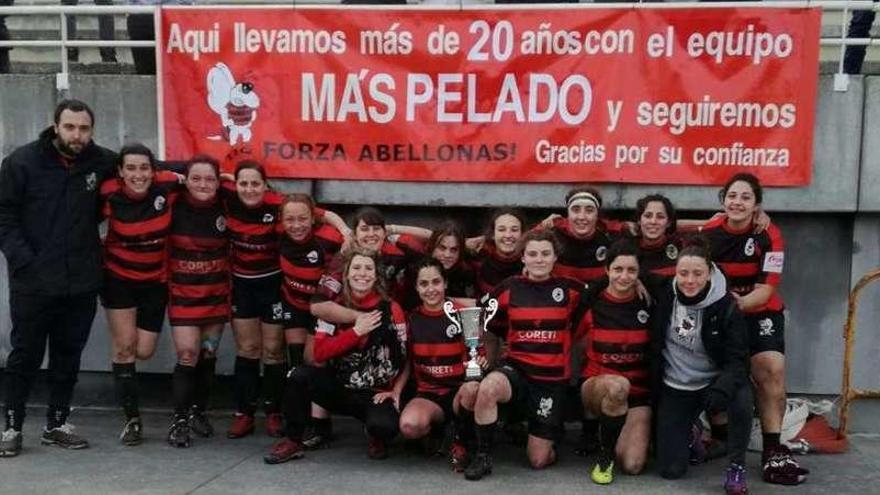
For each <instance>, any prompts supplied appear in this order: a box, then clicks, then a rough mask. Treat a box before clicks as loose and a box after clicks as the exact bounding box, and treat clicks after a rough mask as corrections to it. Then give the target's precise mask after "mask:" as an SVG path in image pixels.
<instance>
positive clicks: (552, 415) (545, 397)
mask: <svg viewBox="0 0 880 495" xmlns="http://www.w3.org/2000/svg"><path fill="white" fill-rule="evenodd" d="M495 371H498V372H500V373H502V374H504V376H506V377H507V380H508V381H509V382H510V389H511V391H512V393H511V396H510V401H509V402H508V403H507V404H501V405H500V406H501V410H502V411H504V413H505V416H506V417H507V418H508V420H509V421H510V420H514V419H519V418H522V419H525V420H528V422H529V435H533V436H536V437H538V438H543V439H545V440H556V439H558V438H560V435H561V433H562V419H563V416H564V415H565V396H566V388H567V384H566V383H565V382H561V383H543V382H539V381H536V380H529V379H528V378H526V376H525V374H523V373H522V372H521V371H519V370H517V369H516V368H514V367H512V366H510V365H509V364H505V365H502V366H501V367H499V368H496V369H495Z"/></svg>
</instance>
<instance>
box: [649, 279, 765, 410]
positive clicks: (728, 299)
mask: <svg viewBox="0 0 880 495" xmlns="http://www.w3.org/2000/svg"><path fill="white" fill-rule="evenodd" d="M713 274H715V276H713V277H712V281H713V283H721V284H724V276H723V275H722V274H721V273H720V271H719V269H718V268H717V267H714V268H713ZM674 283H675V280H674V279H667V280H665V281H664V282H663V283H662V285H660V286H657V289H658V290H656V291H652V293H653V294H654V297H655V299H656V307H655V308H654V313H653V316H652V318H651V322H652V325H651V347H652V352H651V363H652V379H653V381H654V386H653V387H652V391H653V392H654V393H655V394H657V393H659V391H660V390H661V388H662V386H663V373H664V371H665V366H666V362H665V359H664V357H663V349H664V348H665V347H666V333H667V332H668V331H669V326H670V320H671V319H672V311H673V308H674V306H675V297H676V294H675V289H674V287H673V284H674ZM725 290H726V289H725ZM702 321H703V323H702V329H701V331H700V336H701V337H702V339H703V346H704V348H705V349H706V354H708V355H709V358H710V359H711V360H712V361H713V363H714V364H715V365H716V366H717V367H718V369H719V370H720V374H719V375H718V377H717V378H716V379H715V381H714V382H713V383H712V385H710V388H712V389H714V390H716V391H718V392H720V393H722V394H723V395H724V396H725V397H727V398H728V399H731V398H733V396H734V393H735V392H736V390H737V389H739V387H742V386H746V385H747V384H748V380H749V365H748V362H749V346H748V338H747V331H746V324H745V320H744V319H743V316H742V313H741V312H740V311H739V309H738V308H737V307H736V301H735V300H734V299H733V296H731V295H730V294H729V293H725V294H724V296H723V297H721V298H720V299H718V300H717V301H715V302H713V303H711V304H710V305H709V306H707V307H706V308H705V309H703V318H702Z"/></svg>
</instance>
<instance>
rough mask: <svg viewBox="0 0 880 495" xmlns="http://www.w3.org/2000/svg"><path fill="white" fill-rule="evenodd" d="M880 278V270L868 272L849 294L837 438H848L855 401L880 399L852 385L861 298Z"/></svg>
mask: <svg viewBox="0 0 880 495" xmlns="http://www.w3.org/2000/svg"><path fill="white" fill-rule="evenodd" d="M878 278H880V269H876V270H873V271H870V272H868V273H867V274H865V275H864V276H863V277H862V278H860V279H859V281H858V282H856V285H855V287H853V290H852V292H850V294H849V305H848V308H847V314H846V326H844V329H843V338H844V353H843V383H842V384H841V387H840V398H841V401H840V416H839V422H838V428H837V436H838V437H839V438H846V432H847V428H848V426H849V409H850V406H851V405H852V402H853V401H854V400H859V399H880V390H864V389H859V388H855V387H853V385H852V361H853V352H854V350H855V345H856V310H857V309H858V306H859V297H861V293H862V290H863V289H864V288H865V287H867V286H868V285H869V284H871V283H872V282H874V281H875V280H877V279H878Z"/></svg>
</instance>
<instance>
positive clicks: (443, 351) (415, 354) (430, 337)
mask: <svg viewBox="0 0 880 495" xmlns="http://www.w3.org/2000/svg"><path fill="white" fill-rule="evenodd" d="M407 321H408V323H407V328H408V329H409V339H408V344H409V357H410V362H411V363H412V371H413V378H414V379H415V382H416V390H418V391H419V392H423V393H429V394H436V395H445V394H448V393H451V392H455V391H456V390H457V389H458V387H459V386H460V385H461V383H462V382H463V381H464V362H465V361H467V360H468V359H469V358H468V350H467V347H465V345H464V341H463V340H462V337H461V335H459V334H453V335H452V336H450V333H451V332H449V329H450V326H452V322H451V321H450V320H449V318H447V317H446V314H445V313H444V312H443V310H442V309H440V310H437V311H431V310H429V309H426V308H425V307H424V306H419V307H418V308H416V309H414V310H412V311H411V312H410V313H409V315H408V319H407ZM453 328H454V327H453Z"/></svg>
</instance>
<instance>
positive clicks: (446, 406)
mask: <svg viewBox="0 0 880 495" xmlns="http://www.w3.org/2000/svg"><path fill="white" fill-rule="evenodd" d="M455 392H456V391H455V390H450V391H449V392H446V393H445V394H435V393H432V392H416V396H415V397H414V398H415V399H425V400H429V401H431V402H433V403H434V404H437V405H438V406H440V409H442V410H443V421H450V420H451V419H452V416H453V415H454V414H455V413H454V412H453V411H452V402H453V401H454V400H455Z"/></svg>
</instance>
